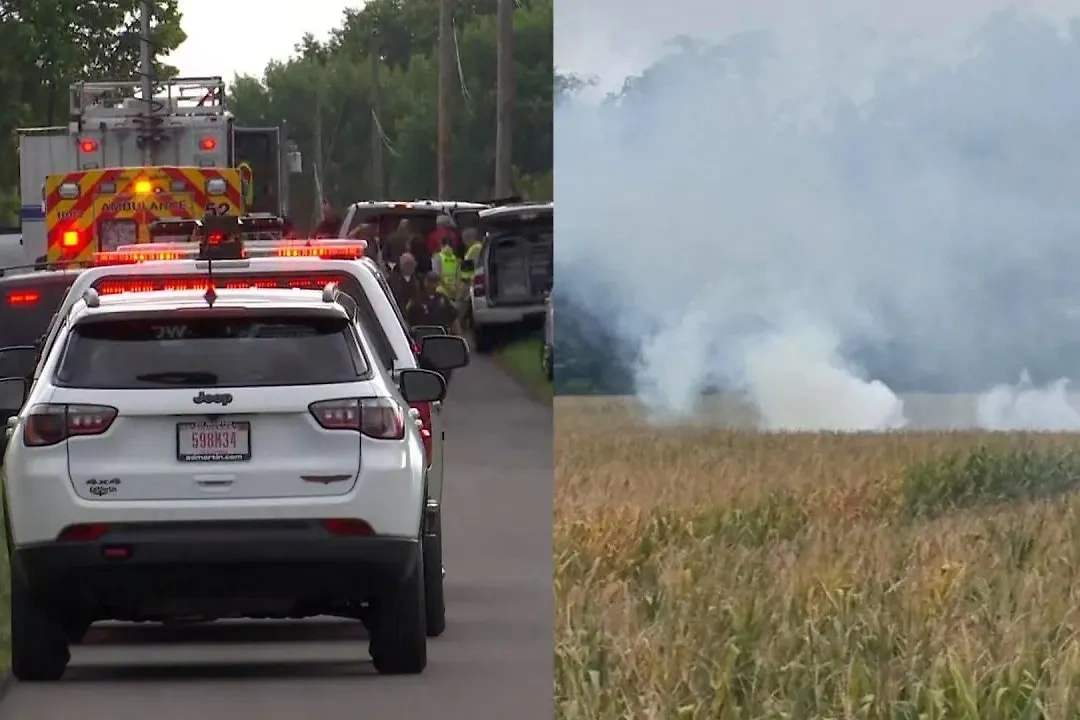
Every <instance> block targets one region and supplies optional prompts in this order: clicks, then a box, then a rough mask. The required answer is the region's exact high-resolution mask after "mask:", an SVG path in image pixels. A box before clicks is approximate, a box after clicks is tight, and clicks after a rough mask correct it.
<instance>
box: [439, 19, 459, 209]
mask: <svg viewBox="0 0 1080 720" xmlns="http://www.w3.org/2000/svg"><path fill="white" fill-rule="evenodd" d="M452 1H453V0H439V107H438V114H439V129H438V138H437V141H436V154H437V160H436V163H437V165H438V170H437V177H438V183H437V184H438V188H439V190H438V195H439V199H440V200H449V199H450V162H451V153H452V152H453V148H452V147H451V144H450V109H451V108H450V103H451V98H452V97H453V94H452V93H451V91H450V88H451V87H452V86H453V84H454V70H455V64H454V37H453V35H454V28H453V25H452V24H451V23H452V21H451V18H452V17H453V15H452V7H451V3H452Z"/></svg>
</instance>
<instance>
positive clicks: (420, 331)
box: [412, 325, 447, 342]
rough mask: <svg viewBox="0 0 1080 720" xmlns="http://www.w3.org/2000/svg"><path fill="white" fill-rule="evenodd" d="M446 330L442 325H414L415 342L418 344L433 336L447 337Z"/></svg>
mask: <svg viewBox="0 0 1080 720" xmlns="http://www.w3.org/2000/svg"><path fill="white" fill-rule="evenodd" d="M446 334H447V333H446V328H444V327H443V326H441V325H414V326H413V328H412V336H413V340H415V341H416V342H420V341H422V340H423V339H424V338H426V337H431V336H433V335H446Z"/></svg>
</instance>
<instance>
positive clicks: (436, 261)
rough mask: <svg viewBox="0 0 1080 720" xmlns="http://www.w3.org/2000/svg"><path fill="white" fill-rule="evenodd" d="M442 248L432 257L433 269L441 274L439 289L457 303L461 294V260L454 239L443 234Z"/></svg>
mask: <svg viewBox="0 0 1080 720" xmlns="http://www.w3.org/2000/svg"><path fill="white" fill-rule="evenodd" d="M442 243H443V245H442V248H441V249H440V250H439V253H438V254H437V255H435V256H433V257H432V258H431V269H432V270H433V271H434V272H436V273H438V275H439V290H440V291H441V292H442V293H443V295H446V297H448V298H450V300H452V301H453V302H454V303H455V304H456V303H457V299H458V296H459V295H460V294H461V261H460V260H458V256H457V253H456V252H454V240H453V238H451V237H449V236H445V235H444V236H443V240H442Z"/></svg>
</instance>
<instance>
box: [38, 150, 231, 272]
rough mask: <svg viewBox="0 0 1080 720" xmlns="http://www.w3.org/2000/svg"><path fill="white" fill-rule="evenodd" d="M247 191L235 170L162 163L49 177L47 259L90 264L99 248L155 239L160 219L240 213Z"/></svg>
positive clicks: (99, 250) (46, 227)
mask: <svg viewBox="0 0 1080 720" xmlns="http://www.w3.org/2000/svg"><path fill="white" fill-rule="evenodd" d="M84 142H86V141H84ZM242 193H243V190H242V187H241V181H240V173H239V171H237V170H235V169H231V168H220V169H219V168H199V167H175V166H157V167H137V168H110V169H105V170H82V171H78V172H73V173H64V174H61V175H49V176H48V177H47V178H46V179H45V231H46V238H47V250H46V262H48V263H50V264H53V263H60V262H63V263H70V262H82V263H85V262H89V261H91V260H92V259H93V256H94V254H95V253H97V252H101V251H108V250H115V249H116V248H118V247H119V246H121V245H128V244H132V243H146V242H150V240H151V238H150V227H151V225H153V224H154V223H155V222H157V221H158V220H168V219H180V220H197V219H199V218H202V217H203V216H204V215H233V216H238V215H241V214H242V213H243V211H244V205H243V194H242Z"/></svg>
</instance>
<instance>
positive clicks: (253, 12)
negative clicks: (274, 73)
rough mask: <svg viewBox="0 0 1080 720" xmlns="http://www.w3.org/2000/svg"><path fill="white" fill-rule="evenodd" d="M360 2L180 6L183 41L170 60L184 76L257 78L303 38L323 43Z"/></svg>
mask: <svg viewBox="0 0 1080 720" xmlns="http://www.w3.org/2000/svg"><path fill="white" fill-rule="evenodd" d="M363 4H364V3H363V1H362V0H352V2H342V0H304V2H283V3H266V2H258V1H257V0H180V11H181V12H182V13H183V20H182V23H183V28H184V32H186V33H187V36H188V37H187V41H186V42H185V43H184V44H183V45H181V46H180V47H179V48H177V50H176V52H174V53H173V54H172V55H171V56H170V57H169V63H170V64H172V65H175V66H176V67H177V68H179V70H180V74H181V75H183V76H188V77H192V76H200V77H204V76H213V75H220V76H222V77H223V78H225V80H226V82H230V81H232V78H233V75H234V74H235V73H239V74H241V75H245V74H247V75H254V76H256V77H261V76H262V73H263V70H264V69H265V68H266V65H267V63H269V62H270V61H271V60H282V59H285V58H287V57H289V56H290V55H292V54H293V46H294V45H296V43H298V42H300V38H302V37H303V36H304V33H306V32H310V33H312V34H313V35H315V37H316V38H319V39H323V38H325V37H326V36H327V35H328V34H329V32H330V30H332V29H333V28H335V27H337V26H338V25H339V24H340V23H341V19H342V14H343V13H344V12H345V9H346V8H350V7H351V8H357V7H360V6H362V5H363Z"/></svg>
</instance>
